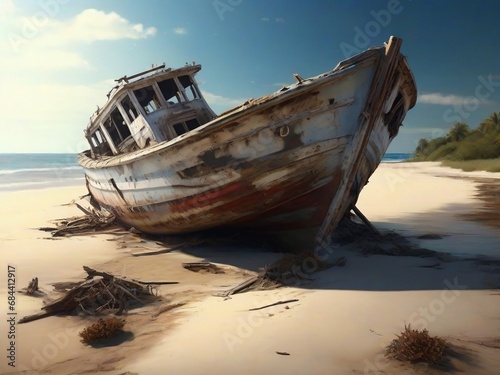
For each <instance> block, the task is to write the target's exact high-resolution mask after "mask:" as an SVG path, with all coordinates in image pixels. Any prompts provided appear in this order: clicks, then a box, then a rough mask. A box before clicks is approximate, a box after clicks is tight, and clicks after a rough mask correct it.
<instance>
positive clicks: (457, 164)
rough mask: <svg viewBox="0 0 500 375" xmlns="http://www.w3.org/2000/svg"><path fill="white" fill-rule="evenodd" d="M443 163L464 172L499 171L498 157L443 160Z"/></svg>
mask: <svg viewBox="0 0 500 375" xmlns="http://www.w3.org/2000/svg"><path fill="white" fill-rule="evenodd" d="M443 165H444V166H446V167H450V168H456V169H461V170H463V171H465V172H470V171H486V172H500V158H496V159H478V160H462V161H455V160H445V161H443Z"/></svg>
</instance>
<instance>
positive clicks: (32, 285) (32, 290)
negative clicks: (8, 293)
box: [19, 277, 45, 297]
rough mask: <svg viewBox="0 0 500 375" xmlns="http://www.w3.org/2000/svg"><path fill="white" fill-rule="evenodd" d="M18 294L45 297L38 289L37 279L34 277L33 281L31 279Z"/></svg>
mask: <svg viewBox="0 0 500 375" xmlns="http://www.w3.org/2000/svg"><path fill="white" fill-rule="evenodd" d="M19 293H21V294H26V295H28V296H32V297H41V296H44V295H45V293H44V292H42V291H41V290H40V288H39V287H38V277H34V278H33V279H31V281H30V282H29V284H28V286H27V287H25V288H23V289H21V290H20V291H19Z"/></svg>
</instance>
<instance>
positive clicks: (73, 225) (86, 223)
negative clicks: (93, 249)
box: [38, 203, 116, 237]
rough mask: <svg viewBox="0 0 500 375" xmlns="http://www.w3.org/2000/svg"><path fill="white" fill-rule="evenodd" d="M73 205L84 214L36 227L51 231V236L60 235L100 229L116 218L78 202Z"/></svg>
mask: <svg viewBox="0 0 500 375" xmlns="http://www.w3.org/2000/svg"><path fill="white" fill-rule="evenodd" d="M75 205H76V207H78V209H80V210H81V211H82V212H83V213H84V214H85V216H81V217H74V218H70V219H61V220H56V221H55V222H54V223H55V224H56V227H41V228H38V229H39V230H41V231H44V232H51V234H52V236H53V237H61V236H69V235H76V234H86V233H91V232H96V231H100V230H103V229H106V228H108V227H110V226H111V225H112V224H114V223H115V219H116V218H115V216H114V215H113V214H110V213H104V212H103V211H97V210H94V209H90V210H88V209H86V208H84V207H82V206H80V205H79V204H78V203H75Z"/></svg>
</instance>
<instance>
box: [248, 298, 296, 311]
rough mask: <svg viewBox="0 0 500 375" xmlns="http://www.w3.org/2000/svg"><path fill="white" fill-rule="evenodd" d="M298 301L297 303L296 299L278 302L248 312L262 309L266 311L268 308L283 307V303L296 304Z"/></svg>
mask: <svg viewBox="0 0 500 375" xmlns="http://www.w3.org/2000/svg"><path fill="white" fill-rule="evenodd" d="M298 301H299V300H298V299H288V300H286V301H278V302H275V303H271V304H269V305H265V306H261V307H254V308H253V309H248V311H256V310H262V309H267V308H268V307H272V306H278V305H284V304H285V303H291V302H298Z"/></svg>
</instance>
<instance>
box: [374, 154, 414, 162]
mask: <svg viewBox="0 0 500 375" xmlns="http://www.w3.org/2000/svg"><path fill="white" fill-rule="evenodd" d="M412 156H413V154H405V153H400V152H389V153H387V154H385V155H384V157H383V158H382V163H397V162H401V161H405V160H408V159H409V158H411V157H412Z"/></svg>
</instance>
